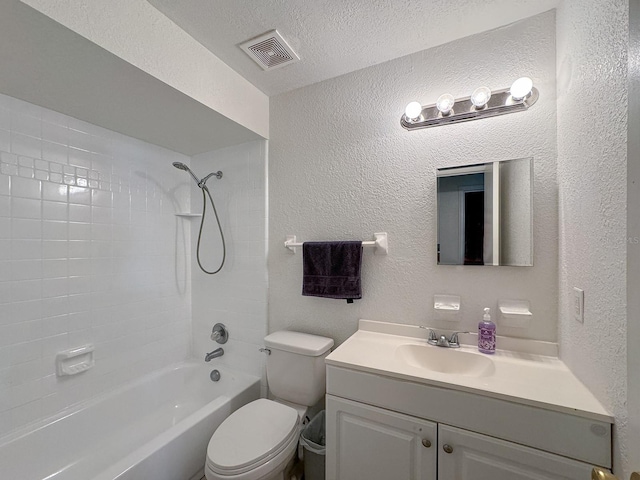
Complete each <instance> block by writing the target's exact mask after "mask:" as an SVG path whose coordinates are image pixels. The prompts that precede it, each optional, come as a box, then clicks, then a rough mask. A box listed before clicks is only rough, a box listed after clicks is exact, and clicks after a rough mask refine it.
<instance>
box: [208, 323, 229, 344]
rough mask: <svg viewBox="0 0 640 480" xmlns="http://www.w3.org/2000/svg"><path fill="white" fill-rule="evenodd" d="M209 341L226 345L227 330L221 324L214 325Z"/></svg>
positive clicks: (227, 338)
mask: <svg viewBox="0 0 640 480" xmlns="http://www.w3.org/2000/svg"><path fill="white" fill-rule="evenodd" d="M211 340H213V341H214V342H218V343H220V344H224V343H227V340H229V330H227V327H225V326H224V325H223V324H222V323H216V324H215V325H214V326H213V330H211Z"/></svg>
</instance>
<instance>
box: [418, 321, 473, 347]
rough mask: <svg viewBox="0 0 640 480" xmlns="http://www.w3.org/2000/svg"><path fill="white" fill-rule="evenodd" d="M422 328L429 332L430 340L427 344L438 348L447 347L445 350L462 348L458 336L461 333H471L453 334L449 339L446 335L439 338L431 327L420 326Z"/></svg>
mask: <svg viewBox="0 0 640 480" xmlns="http://www.w3.org/2000/svg"><path fill="white" fill-rule="evenodd" d="M420 328H424V329H425V330H429V338H428V339H427V343H429V344H430V345H435V346H436V347H445V348H460V342H459V340H458V335H459V334H460V333H469V332H453V333H452V334H451V337H450V338H447V336H446V335H440V336H438V335H437V334H436V332H435V331H434V330H432V329H431V328H429V327H423V326H422V325H420Z"/></svg>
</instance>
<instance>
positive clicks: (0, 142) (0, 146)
mask: <svg viewBox="0 0 640 480" xmlns="http://www.w3.org/2000/svg"><path fill="white" fill-rule="evenodd" d="M0 150H2V151H3V152H9V151H10V150H11V134H10V133H9V131H8V130H0Z"/></svg>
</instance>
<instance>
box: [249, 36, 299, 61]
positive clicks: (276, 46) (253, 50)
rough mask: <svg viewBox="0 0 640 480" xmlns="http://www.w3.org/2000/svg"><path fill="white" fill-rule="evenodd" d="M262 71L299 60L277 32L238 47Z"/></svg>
mask: <svg viewBox="0 0 640 480" xmlns="http://www.w3.org/2000/svg"><path fill="white" fill-rule="evenodd" d="M239 46H240V48H242V49H243V50H244V51H245V52H246V53H247V55H249V56H250V57H251V58H252V59H253V60H254V61H255V62H256V63H257V64H258V65H260V67H262V68H263V69H264V70H273V69H274V68H279V67H283V66H285V65H288V64H290V63H293V62H297V61H298V60H300V57H298V55H296V53H295V52H294V51H293V50H292V49H291V47H290V46H289V44H288V43H287V42H286V41H285V40H284V38H282V36H281V35H280V34H279V33H278V31H277V30H271V31H270V32H267V33H265V34H263V35H260V36H259V37H256V38H253V39H251V40H249V41H247V42H244V43H242V44H240V45H239Z"/></svg>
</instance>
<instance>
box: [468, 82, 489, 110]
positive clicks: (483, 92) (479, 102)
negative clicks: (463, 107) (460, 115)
mask: <svg viewBox="0 0 640 480" xmlns="http://www.w3.org/2000/svg"><path fill="white" fill-rule="evenodd" d="M490 98H491V89H489V88H487V87H478V88H476V89H475V90H474V91H473V93H472V94H471V103H473V106H474V107H476V108H477V109H480V108H484V107H485V106H486V105H487V103H489V99H490Z"/></svg>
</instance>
